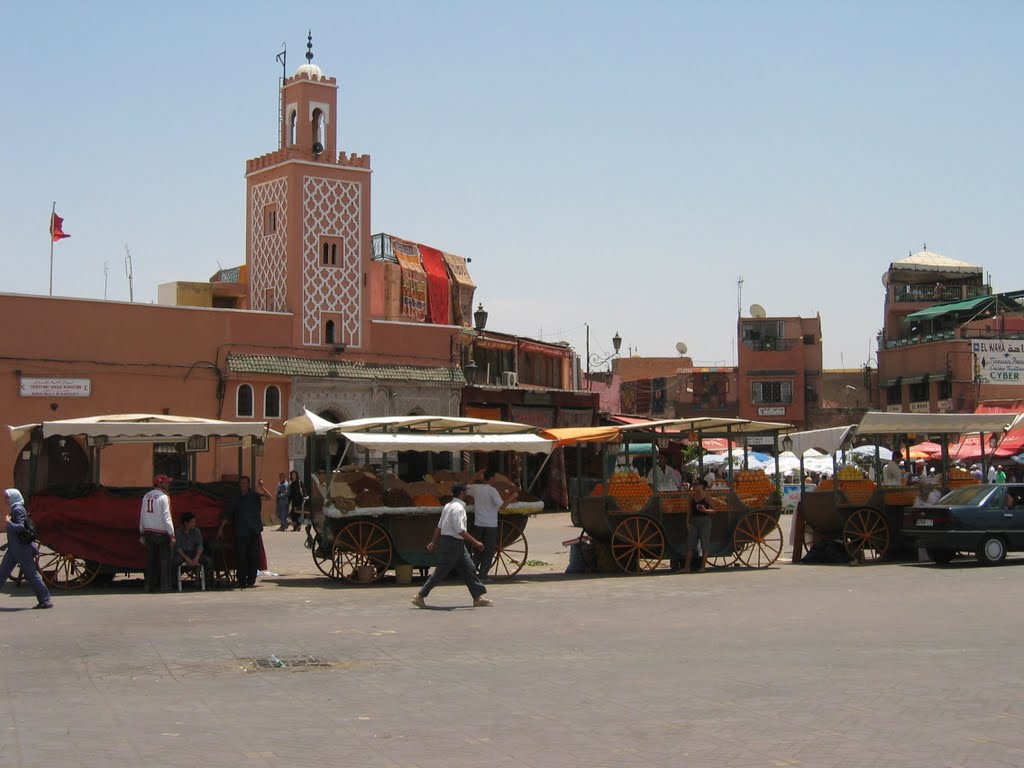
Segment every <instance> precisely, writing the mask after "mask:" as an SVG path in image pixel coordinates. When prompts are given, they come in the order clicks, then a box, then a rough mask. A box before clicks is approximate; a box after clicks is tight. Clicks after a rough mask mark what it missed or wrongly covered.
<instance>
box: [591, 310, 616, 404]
mask: <svg viewBox="0 0 1024 768" xmlns="http://www.w3.org/2000/svg"><path fill="white" fill-rule="evenodd" d="M583 325H584V326H585V327H586V329H587V388H588V389H589V388H590V366H591V365H594V366H598V365H604V364H605V363H607V362H608V361H609V360H611V359H612V358H615V357H618V356H619V350H620V349H622V337H621V336H619V332H618V331H616V332H615V335H614V336H612V348H613V349H614V350H615V351H614V352H612V353H611V354H610V355H607V356H606V357H600V356H599V355H596V354H594V355H592V354H590V324H589V323H584V324H583Z"/></svg>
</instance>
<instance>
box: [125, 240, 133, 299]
mask: <svg viewBox="0 0 1024 768" xmlns="http://www.w3.org/2000/svg"><path fill="white" fill-rule="evenodd" d="M124 253H125V257H124V273H125V274H126V275H127V276H128V301H135V292H134V291H133V290H132V276H133V272H132V252H131V251H129V250H128V243H125V244H124Z"/></svg>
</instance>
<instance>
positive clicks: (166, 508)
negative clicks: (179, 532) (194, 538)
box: [139, 475, 176, 592]
mask: <svg viewBox="0 0 1024 768" xmlns="http://www.w3.org/2000/svg"><path fill="white" fill-rule="evenodd" d="M170 487H171V478H169V477H168V476H167V475H157V476H156V477H154V478H153V490H151V491H150V492H149V493H147V494H146V495H145V496H143V497H142V510H141V512H140V513H139V533H141V534H142V538H141V541H142V543H143V544H145V545H146V591H147V592H156V591H157V590H158V589H159V590H160V591H161V592H169V591H170V589H171V550H172V549H173V548H174V544H175V541H176V540H175V537H174V523H173V522H172V521H171V497H170V496H168V495H167V491H168V490H169V489H170Z"/></svg>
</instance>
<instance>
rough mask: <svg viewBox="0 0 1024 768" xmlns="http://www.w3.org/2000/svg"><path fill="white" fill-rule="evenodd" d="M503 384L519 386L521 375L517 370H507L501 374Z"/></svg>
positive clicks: (505, 385)
mask: <svg viewBox="0 0 1024 768" xmlns="http://www.w3.org/2000/svg"><path fill="white" fill-rule="evenodd" d="M501 386H503V387H518V386H519V376H518V374H516V372H515V371H505V372H504V373H502V374H501Z"/></svg>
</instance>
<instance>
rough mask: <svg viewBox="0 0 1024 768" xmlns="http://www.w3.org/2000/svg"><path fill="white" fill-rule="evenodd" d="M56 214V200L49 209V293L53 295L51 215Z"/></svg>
mask: <svg viewBox="0 0 1024 768" xmlns="http://www.w3.org/2000/svg"><path fill="white" fill-rule="evenodd" d="M56 215H57V201H56V200H54V201H53V207H52V208H51V209H50V295H51V296H53V217H54V216H56Z"/></svg>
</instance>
